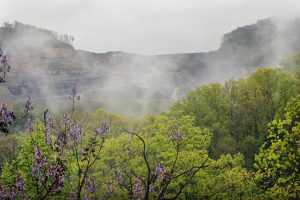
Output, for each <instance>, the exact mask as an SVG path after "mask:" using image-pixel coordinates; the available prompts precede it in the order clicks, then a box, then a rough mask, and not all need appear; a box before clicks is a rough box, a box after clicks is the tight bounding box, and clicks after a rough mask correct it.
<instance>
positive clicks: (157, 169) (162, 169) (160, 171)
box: [154, 163, 166, 176]
mask: <svg viewBox="0 0 300 200" xmlns="http://www.w3.org/2000/svg"><path fill="white" fill-rule="evenodd" d="M165 173H166V167H165V166H163V165H160V164H159V163H156V165H155V170H154V174H155V175H156V176H160V175H164V174H165Z"/></svg>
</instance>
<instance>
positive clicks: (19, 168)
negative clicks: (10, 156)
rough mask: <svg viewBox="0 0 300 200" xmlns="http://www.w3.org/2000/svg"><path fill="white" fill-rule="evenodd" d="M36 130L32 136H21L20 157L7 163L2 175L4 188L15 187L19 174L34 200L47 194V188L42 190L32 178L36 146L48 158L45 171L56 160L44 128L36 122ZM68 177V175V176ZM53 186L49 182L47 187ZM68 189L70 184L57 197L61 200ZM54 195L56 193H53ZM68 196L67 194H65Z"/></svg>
mask: <svg viewBox="0 0 300 200" xmlns="http://www.w3.org/2000/svg"><path fill="white" fill-rule="evenodd" d="M35 125H36V126H35V129H34V132H33V133H32V134H28V133H24V134H22V136H20V141H21V144H20V145H19V146H18V149H17V150H18V156H17V158H16V160H14V161H12V162H11V163H6V165H5V166H4V168H3V172H2V174H1V182H2V184H3V185H4V186H6V187H9V186H10V185H15V180H16V175H17V174H19V175H20V176H21V178H22V179H23V180H24V183H25V185H26V187H25V194H26V195H27V196H30V197H32V198H33V199H39V198H42V197H43V195H45V194H46V193H47V188H46V187H43V188H41V187H40V186H39V183H38V179H37V178H35V177H33V176H32V166H33V163H34V161H33V158H34V146H38V147H39V149H40V151H41V153H42V155H44V156H46V164H45V171H44V173H45V172H46V169H47V167H49V165H50V164H52V163H54V161H55V159H56V155H55V151H53V150H52V149H51V147H50V146H48V145H46V143H45V135H44V126H43V124H42V123H40V122H35ZM66 177H67V175H66ZM49 185H51V182H50V181H49V182H48V183H47V185H46V186H49ZM67 188H68V182H66V187H65V188H64V189H63V191H62V192H61V193H60V194H59V195H58V196H56V198H58V199H59V197H61V196H62V195H63V194H64V193H65V191H66V190H67ZM53 194H54V193H53ZM65 195H66V194H65Z"/></svg>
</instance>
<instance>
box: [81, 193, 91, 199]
mask: <svg viewBox="0 0 300 200" xmlns="http://www.w3.org/2000/svg"><path fill="white" fill-rule="evenodd" d="M83 200H91V198H90V197H89V195H88V194H85V195H84V197H83Z"/></svg>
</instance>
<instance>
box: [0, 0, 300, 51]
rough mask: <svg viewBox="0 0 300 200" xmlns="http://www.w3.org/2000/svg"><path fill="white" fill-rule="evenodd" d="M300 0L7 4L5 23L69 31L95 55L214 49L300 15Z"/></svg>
mask: <svg viewBox="0 0 300 200" xmlns="http://www.w3.org/2000/svg"><path fill="white" fill-rule="evenodd" d="M299 7H300V1H298V0H276V1H274V0H263V1H262V0H226V1H222V0H210V1H208V0H189V1H186V0H142V1H141V0H84V1H83V0H63V1H62V0H42V1H41V0H26V1H20V0H1V3H0V22H4V21H10V22H12V21H14V20H17V21H21V22H23V23H26V24H32V25H36V26H38V27H44V28H47V29H49V30H55V31H57V32H59V33H67V34H70V35H73V36H74V37H75V39H76V40H75V43H74V45H75V47H76V48H77V49H82V50H86V51H91V52H107V51H124V52H132V53H138V54H153V55H157V54H164V53H189V52H205V51H213V50H216V49H217V48H218V47H219V44H220V40H221V38H222V35H223V34H224V33H226V32H229V31H231V30H233V29H234V28H236V27H238V26H244V25H246V24H251V23H253V22H255V21H256V20H258V19H264V18H268V17H276V16H278V17H281V18H292V17H295V15H298V13H299Z"/></svg>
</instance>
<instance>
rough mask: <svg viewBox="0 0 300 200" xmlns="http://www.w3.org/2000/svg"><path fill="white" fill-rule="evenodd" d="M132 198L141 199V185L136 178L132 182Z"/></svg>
mask: <svg viewBox="0 0 300 200" xmlns="http://www.w3.org/2000/svg"><path fill="white" fill-rule="evenodd" d="M133 196H134V198H135V199H137V200H140V199H141V197H142V183H141V180H140V179H138V178H136V179H135V181H134V188H133Z"/></svg>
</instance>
